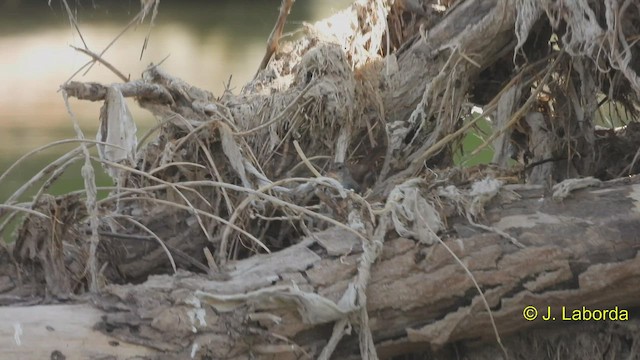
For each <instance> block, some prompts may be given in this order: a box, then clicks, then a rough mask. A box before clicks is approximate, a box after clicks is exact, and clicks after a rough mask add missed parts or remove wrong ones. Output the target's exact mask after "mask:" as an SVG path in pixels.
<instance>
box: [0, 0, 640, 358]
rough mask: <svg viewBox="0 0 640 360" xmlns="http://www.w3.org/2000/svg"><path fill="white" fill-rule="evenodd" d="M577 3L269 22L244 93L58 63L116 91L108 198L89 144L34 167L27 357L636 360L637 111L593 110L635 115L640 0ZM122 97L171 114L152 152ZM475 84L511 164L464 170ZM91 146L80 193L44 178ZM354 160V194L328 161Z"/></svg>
mask: <svg viewBox="0 0 640 360" xmlns="http://www.w3.org/2000/svg"><path fill="white" fill-rule="evenodd" d="M153 3H154V2H153V1H150V2H147V4H146V5H145V6H146V9H147V10H149V9H151V7H152V6H153ZM578 3H579V4H578ZM286 4H288V5H286ZM285 5H286V6H285ZM289 5H290V4H289V2H287V1H283V7H282V9H283V11H282V13H281V16H280V18H279V24H282V23H283V22H284V17H285V16H286V13H287V11H286V10H287V9H288V8H289ZM565 5H566V4H565ZM570 5H571V6H568V5H567V6H566V7H563V6H564V5H562V4H558V3H557V2H553V3H552V2H537V1H517V2H516V1H499V0H495V1H494V0H490V1H489V0H488V1H484V0H482V1H481V0H475V1H474V0H466V1H461V2H460V1H458V2H448V1H447V2H435V1H417V0H405V1H401V2H391V1H389V2H384V1H365V0H361V1H357V2H356V3H355V4H354V5H353V6H352V7H350V8H349V9H347V10H345V11H344V12H343V13H341V14H337V15H336V16H335V18H334V19H330V20H327V21H325V22H320V23H318V24H316V25H314V26H313V27H312V28H310V29H308V33H307V36H306V37H305V38H304V39H302V40H299V41H297V42H296V43H294V44H290V45H289V46H276V44H275V41H276V40H277V39H275V38H274V39H272V40H273V41H271V42H270V45H269V49H268V51H267V55H266V56H265V61H264V64H263V65H261V69H260V71H259V72H258V74H257V75H256V78H255V79H254V80H253V81H252V82H251V83H249V84H247V86H246V87H245V88H244V89H243V92H242V93H241V94H240V95H233V94H230V93H225V94H223V95H222V96H220V97H218V98H216V97H214V96H213V94H211V93H209V92H208V91H205V90H202V89H198V88H195V87H193V86H191V85H189V84H187V83H185V82H183V81H181V80H179V79H177V78H174V77H172V76H171V75H169V74H166V73H164V72H163V71H162V70H161V69H160V68H158V67H157V66H151V67H150V68H149V69H148V70H147V71H145V73H144V74H143V76H142V79H139V80H133V81H130V82H127V83H124V84H112V85H103V84H96V83H79V82H70V83H67V84H64V85H63V86H62V90H63V93H64V94H65V97H68V96H70V97H76V98H78V99H84V100H91V101H103V102H104V104H105V105H104V107H103V109H102V111H101V114H100V120H101V124H102V126H101V130H100V134H99V136H98V147H99V150H100V159H99V161H100V162H101V163H102V164H103V165H104V166H105V167H107V169H108V171H109V173H110V174H111V175H112V177H113V178H114V183H115V184H116V189H115V190H114V191H112V193H111V194H110V196H109V197H107V198H106V199H102V200H98V199H96V197H95V191H94V190H95V189H94V188H93V186H95V185H94V184H93V181H92V172H91V169H90V162H89V159H90V158H89V152H88V146H89V145H88V144H86V143H83V145H82V146H81V147H80V148H78V149H76V150H74V151H73V152H71V153H69V154H67V155H65V156H64V157H62V158H60V159H59V160H58V161H57V162H55V163H53V164H51V165H50V166H48V167H47V168H45V169H43V171H42V172H41V173H40V174H38V175H37V179H41V178H44V179H48V181H47V183H46V185H45V186H44V188H43V189H42V190H41V191H40V192H39V194H38V195H37V196H36V199H35V200H34V201H33V202H32V203H30V204H27V205H22V206H23V207H25V208H27V209H28V214H27V215H26V216H25V219H24V221H23V224H22V226H21V227H20V229H19V231H18V237H17V239H16V242H15V243H13V244H11V245H9V246H8V247H6V248H4V247H3V248H0V294H2V295H1V297H0V302H1V304H3V305H13V306H15V305H33V304H48V305H40V306H38V307H31V308H29V310H27V311H25V309H24V308H20V309H16V308H15V307H2V308H0V323H2V324H11V326H10V327H6V326H5V327H4V328H2V330H1V331H2V335H3V336H1V337H0V338H1V339H2V340H0V341H2V342H0V345H1V346H2V348H3V349H8V350H7V351H8V354H10V355H12V357H17V358H19V357H28V356H29V355H28V354H34V355H35V356H38V357H42V356H50V357H51V358H64V357H67V358H75V357H79V358H103V357H108V356H116V357H119V358H133V357H135V356H140V357H148V358H187V357H191V358H201V359H207V358H214V359H218V358H228V359H244V358H251V357H258V358H277V359H281V358H282V359H288V358H292V359H293V358H296V359H297V358H321V359H328V358H340V359H349V358H367V359H375V358H378V357H382V358H391V357H394V356H401V355H407V354H414V355H416V356H420V354H422V356H430V355H435V356H442V357H461V358H465V357H467V358H487V359H494V358H500V357H511V358H527V357H529V358H547V357H554V358H555V357H560V358H572V357H573V358H586V357H596V358H601V357H605V356H612V357H624V356H626V357H629V358H633V357H634V356H637V354H638V353H640V342H639V341H638V339H637V335H635V334H637V328H638V326H640V323H639V322H638V319H637V315H634V314H635V312H634V311H636V310H637V308H638V307H639V306H640V300H639V299H640V296H639V295H640V294H639V292H640V287H638V286H637V284H638V279H639V278H640V257H639V255H638V242H637V236H636V235H635V234H636V233H637V231H638V227H640V221H639V220H640V219H639V218H638V217H639V213H638V212H637V211H636V201H638V199H637V197H638V195H637V193H638V191H639V190H638V189H640V188H639V185H638V181H639V180H638V178H637V177H628V178H623V179H617V180H611V179H615V178H617V177H620V176H626V175H632V174H635V173H636V172H637V170H638V169H639V168H640V165H638V162H637V158H638V154H637V153H635V154H634V153H631V152H634V151H636V149H637V148H638V146H640V141H638V139H640V136H638V130H639V129H638V127H637V126H635V125H629V126H627V127H625V128H624V129H618V130H614V129H611V130H604V131H603V130H597V129H596V128H595V116H596V115H595V114H596V112H597V111H598V102H599V99H598V98H597V95H598V94H600V95H603V94H606V96H608V100H609V101H610V103H612V104H613V105H614V106H615V105H619V106H623V107H624V108H625V109H626V110H627V111H628V112H629V113H630V114H632V115H633V114H635V113H634V111H635V107H637V104H638V101H637V96H638V93H640V86H639V85H638V80H637V79H638V77H637V73H636V71H637V69H635V68H634V63H633V62H632V61H631V60H630V59H636V60H637V56H638V54H637V53H638V51H637V47H636V48H633V47H632V46H630V45H629V43H633V41H635V40H634V38H633V37H632V36H631V35H630V34H633V33H634V31H635V30H637V29H636V28H637V21H636V22H634V19H635V20H637V14H636V15H633V16H632V15H629V16H628V17H625V14H629V13H630V12H623V11H622V9H627V8H628V7H629V6H631V5H629V2H623V3H620V2H617V1H613V2H606V4H602V3H601V2H600V1H586V0H585V1H581V2H576V3H575V4H573V3H572V4H570ZM581 6H582V7H581ZM636 6H637V5H636ZM434 9H439V10H437V11H436V10H434ZM636 9H637V7H636ZM607 16H609V17H607ZM610 17H613V18H616V19H617V20H618V21H617V22H615V21H613V20H612V19H611V18H610ZM605 18H606V19H605ZM605 20H606V21H605ZM332 21H334V22H336V21H339V22H341V25H343V26H342V27H336V26H331V25H332ZM349 24H350V25H351V26H350V27H349V26H344V25H349ZM616 24H619V28H616V27H615V26H616ZM585 27H589V29H590V30H591V32H587V31H578V30H584V28H585ZM278 28H279V27H278V26H276V29H275V30H274V36H275V37H278V34H279V32H280V31H279V30H278ZM345 28H346V29H350V30H348V31H347V30H341V29H345ZM567 29H570V30H571V36H568V35H567V33H569V31H568V30H567ZM340 31H347V32H346V33H345V32H340ZM552 33H555V37H552V36H551V34H552ZM594 34H596V35H597V36H596V35H594ZM619 34H622V36H621V37H619V36H618V35H619ZM625 34H626V35H627V36H626V37H625ZM533 35H536V36H533ZM590 36H591V37H590ZM598 36H600V37H598ZM594 38H598V39H600V40H601V41H600V48H596V47H595V46H594V45H593V44H591V42H593V41H594ZM552 39H555V40H553V41H555V43H554V45H553V46H552V45H550V44H549V43H550V42H552ZM274 49H275V50H274ZM274 51H275V53H274V54H272V52H274ZM601 52H604V53H606V54H607V55H608V58H607V60H606V61H604V60H601V59H600V58H598V59H596V60H595V61H597V62H596V63H594V62H593V61H592V60H591V59H595V58H597V54H599V53H601ZM92 54H93V55H92V57H93V59H94V61H95V60H97V59H96V56H97V55H96V53H93V52H92ZM98 61H102V62H105V60H104V59H100V60H98ZM517 64H518V65H517ZM519 64H523V65H522V66H520V65H519ZM596 64H597V66H596ZM263 67H264V69H263ZM605 68H606V69H605ZM605 70H607V71H608V72H607V71H605ZM605 73H606V74H607V75H606V79H601V78H600V76H605V75H603V74H605ZM597 79H598V80H601V81H596V80H597ZM603 96H604V95H603ZM124 97H135V99H136V100H137V101H138V103H139V104H140V106H142V107H144V108H146V109H148V110H149V111H151V112H153V113H154V114H155V115H156V116H157V117H159V118H160V119H161V120H162V122H161V124H160V125H159V127H158V129H157V131H158V133H157V134H155V135H152V136H153V137H152V140H151V141H150V142H148V143H146V144H145V145H144V146H143V147H142V148H140V149H139V150H136V138H135V136H132V134H135V131H134V130H135V127H134V124H133V121H132V119H131V116H130V114H129V112H128V109H127V108H126V104H125V102H124V101H123V99H124ZM469 101H472V102H473V103H474V104H478V105H481V106H484V111H485V113H486V114H491V115H493V120H494V123H493V124H494V127H495V128H494V130H493V133H492V134H491V135H490V136H489V138H488V139H487V141H486V144H485V145H487V144H491V143H492V144H493V145H494V148H495V150H496V154H495V156H494V161H493V162H494V164H497V165H494V166H487V165H485V166H479V167H474V168H464V169H461V168H457V167H454V166H453V157H454V152H455V147H454V142H455V141H457V140H459V139H460V138H461V137H462V136H464V135H465V134H466V133H467V132H468V131H470V129H471V128H472V127H473V126H474V124H476V122H477V120H478V118H479V117H475V116H471V117H469V116H466V115H467V114H468V113H469V112H470V104H469ZM79 137H82V134H79ZM78 158H80V159H84V160H85V164H86V166H85V168H84V169H83V176H84V177H85V184H86V185H87V189H86V192H85V193H84V194H79V193H76V194H69V195H67V196H64V197H59V198H54V197H51V196H48V195H44V194H42V193H43V192H44V191H45V190H46V187H47V186H48V185H49V184H50V182H52V181H54V180H55V178H56V177H57V175H58V174H59V172H61V171H63V170H64V168H65V167H66V166H67V165H68V164H69V163H70V162H71V161H74V160H75V159H78ZM509 158H516V159H518V160H519V161H520V162H521V163H520V164H518V165H510V162H509ZM299 162H300V163H301V164H298V163H299ZM332 162H333V163H334V164H331V163H332ZM340 163H345V164H348V165H349V169H350V171H351V173H352V175H353V180H354V181H356V182H358V184H360V185H362V187H363V188H364V191H363V192H362V193H360V194H358V193H356V192H352V191H348V190H347V189H345V188H344V186H343V185H344V181H342V180H343V179H341V178H340V177H339V176H338V177H335V176H334V177H333V178H332V177H331V176H332V175H330V174H331V169H332V166H334V165H335V164H340ZM301 169H302V170H301ZM312 174H313V175H314V176H315V177H308V176H312ZM371 175H373V176H371ZM49 176H50V177H49ZM591 176H597V177H598V178H597V179H596V178H594V177H591ZM574 177H576V178H580V179H572V178H574ZM37 179H34V181H33V182H35V180H37ZM1 180H2V176H0V181H1ZM525 183H526V184H525ZM553 184H556V185H555V186H553V187H552V185H553ZM367 188H368V189H367ZM17 196H18V195H15V196H13V197H12V198H11V199H9V201H8V202H7V204H6V205H4V206H3V207H0V211H2V212H0V216H4V215H6V214H8V213H9V212H10V210H16V208H18V209H19V207H18V205H19V204H18V205H16V204H15V203H14V200H15V199H16V198H17ZM24 211H27V210H24ZM10 216H15V213H12V214H11V215H10ZM2 226H4V225H2ZM88 239H89V240H88ZM454 255H455V256H454ZM60 302H73V304H72V305H69V304H63V305H60V304H57V303H60ZM527 306H533V307H535V308H536V309H537V310H538V311H539V314H538V315H539V317H538V318H537V319H536V320H534V321H527V320H525V319H524V317H525V316H528V315H530V312H531V311H532V310H531V309H527ZM563 307H564V313H563ZM548 309H551V312H550V313H549V314H547V311H548ZM574 310H577V313H575V314H574ZM604 310H608V311H607V313H606V314H607V315H606V316H608V317H609V318H608V320H606V321H604V320H600V321H592V322H585V321H579V319H577V318H574V319H573V320H572V321H568V320H564V321H563V320H561V319H562V317H563V316H565V317H566V316H569V317H572V318H573V316H576V317H577V316H587V315H586V313H587V311H590V313H589V314H590V315H589V316H592V315H593V313H594V312H595V313H596V314H600V315H602V314H601V312H600V311H604ZM546 315H549V316H551V317H555V318H556V319H557V320H556V321H552V320H551V321H542V320H540V317H541V316H546ZM600 315H597V316H600ZM614 315H615V316H616V317H617V320H616V319H613V318H612V317H613V316H614ZM72 319H73V320H72ZM602 331H604V332H606V334H607V336H606V337H605V338H602V337H598V333H599V332H602ZM78 334H82V335H83V337H82V339H81V338H80V337H78ZM529 337H531V338H533V340H527V339H529ZM88 344H91V345H88ZM585 344H589V345H588V346H586V345H585ZM603 349H605V350H603ZM611 354H613V355H611Z"/></svg>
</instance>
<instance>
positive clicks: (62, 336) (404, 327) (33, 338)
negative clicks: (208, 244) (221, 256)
mask: <svg viewBox="0 0 640 360" xmlns="http://www.w3.org/2000/svg"><path fill="white" fill-rule="evenodd" d="M511 191H513V190H510V189H505V190H503V192H511ZM516 192H517V193H518V194H519V195H520V196H521V197H522V198H521V199H520V200H516V201H513V200H509V201H508V202H504V203H502V202H500V201H499V200H496V201H495V202H494V204H492V205H491V207H490V209H489V210H488V211H487V221H488V222H487V223H488V224H491V225H493V226H495V227H496V228H497V229H500V230H504V231H508V232H509V233H510V234H512V235H514V236H517V238H518V239H519V240H520V241H521V242H522V243H523V244H524V245H525V246H526V248H524V249H520V248H518V247H516V246H514V245H513V244H511V243H510V242H509V241H508V240H505V239H504V238H502V237H500V236H499V235H496V234H493V233H487V232H484V231H482V230H476V229H474V228H473V227H472V226H470V225H468V224H466V221H465V220H463V219H458V220H455V221H454V222H453V224H452V225H453V227H454V228H458V229H459V233H458V232H455V231H453V232H451V233H449V234H448V235H447V236H446V237H445V242H444V244H446V245H447V246H448V247H449V248H450V249H451V250H452V251H453V252H454V253H455V254H456V256H457V257H459V258H460V259H461V260H462V262H463V263H464V264H465V265H466V266H467V267H468V269H469V270H470V271H471V273H472V274H473V277H474V278H475V279H476V281H477V282H478V284H479V286H480V287H481V289H482V290H483V292H484V294H485V296H486V299H487V301H488V302H489V305H490V306H491V309H492V314H493V318H494V320H495V322H496V325H497V328H498V331H499V332H500V335H501V336H502V338H503V339H505V340H506V344H507V350H508V351H509V352H510V353H511V354H512V355H515V354H522V353H521V352H522V351H523V348H522V347H521V346H516V344H518V343H519V342H520V341H522V340H519V338H518V336H515V337H509V336H510V335H513V334H517V333H522V332H525V331H530V330H533V329H544V328H547V329H557V328H560V327H568V328H569V329H572V330H571V331H578V330H576V328H578V329H581V330H580V331H578V332H581V331H584V332H585V333H588V332H589V331H595V329H602V328H608V327H612V326H613V327H618V328H619V329H620V331H621V334H627V335H628V334H632V333H633V331H634V329H636V328H637V326H639V325H640V323H638V319H637V315H634V312H635V311H637V309H638V307H639V306H640V287H638V278H639V277H640V257H639V256H638V250H637V249H638V236H637V234H638V233H640V210H639V205H638V204H640V180H639V179H638V178H637V177H634V178H630V179H625V180H620V181H615V182H611V183H605V184H603V185H602V186H601V187H598V188H589V189H586V190H580V191H577V192H576V193H574V194H572V195H571V197H570V198H568V199H565V200H563V201H560V202H559V201H557V200H553V199H552V198H550V197H548V196H545V194H544V190H543V189H540V188H535V187H534V188H533V189H531V188H526V189H519V190H516ZM509 198H510V197H509ZM612 214H614V215H612ZM462 234H464V235H462ZM360 254H361V248H360V245H359V240H358V239H357V238H356V237H355V236H353V235H352V234H350V233H349V232H346V231H344V230H340V229H329V230H326V231H324V232H321V233H317V234H315V235H314V236H313V237H310V238H307V239H305V240H304V241H303V242H301V243H300V244H298V245H294V246H292V247H289V248H287V249H285V250H282V251H280V252H277V253H274V254H271V255H258V256H254V257H252V258H249V259H246V260H242V261H238V262H235V263H232V264H230V269H231V271H230V272H229V273H228V275H229V278H228V279H227V280H212V279H211V278H210V277H207V276H203V275H197V274H190V273H185V272H181V273H180V274H178V275H175V276H167V275H162V276H154V277H152V278H151V279H150V280H149V281H147V282H145V283H143V284H139V285H112V286H109V287H107V288H106V289H105V290H104V292H103V293H102V294H100V295H99V296H97V297H95V298H94V299H93V304H94V306H96V307H97V308H98V309H100V310H98V309H96V308H94V307H92V306H82V305H79V306H68V305H61V306H55V305H51V306H39V307H32V308H29V310H28V311H27V312H25V310H24V309H16V308H11V307H8V308H1V309H0V320H1V323H3V324H7V325H8V326H5V327H4V328H3V331H4V335H3V336H1V337H0V338H2V339H5V341H6V344H3V349H5V351H9V353H10V354H15V355H16V356H18V357H20V356H28V354H32V351H35V353H37V354H49V353H51V352H53V351H55V350H59V351H61V352H62V353H63V354H64V355H67V356H70V355H78V354H80V355H82V357H88V358H99V357H100V356H99V354H111V355H117V356H121V357H122V358H128V357H130V356H131V355H132V354H136V355H143V354H146V355H147V356H149V355H153V354H155V355H154V356H152V357H160V358H162V357H163V356H169V355H168V354H173V355H171V356H176V357H181V356H187V354H190V353H191V351H195V353H197V354H198V356H197V358H207V356H210V357H212V358H245V357H247V356H248V354H249V353H253V354H254V355H261V356H267V355H268V354H269V353H270V352H272V351H274V352H276V354H273V356H275V357H276V358H296V356H301V354H303V353H307V354H308V355H310V356H311V357H312V358H313V357H316V356H317V355H318V352H317V351H318V350H319V349H321V348H322V346H323V345H324V342H325V341H326V337H327V336H328V334H329V332H330V324H329V323H317V324H310V323H305V322H304V321H303V320H302V318H301V315H300V313H301V312H305V311H309V310H310V309H309V308H306V309H305V306H303V305H301V304H300V303H298V301H297V300H295V299H297V298H296V296H295V292H296V291H297V290H298V289H299V290H301V291H306V292H312V293H316V294H318V295H321V296H323V297H325V298H327V299H329V300H332V301H333V302H336V303H337V302H338V301H339V300H340V298H341V296H342V295H343V293H344V292H345V290H346V288H347V285H348V284H349V282H350V280H351V277H352V276H353V274H354V272H355V271H356V270H357V266H358V264H357V262H358V259H359V255H360ZM294 283H295V285H293V284H294ZM260 292H262V294H260ZM205 293H208V294H215V295H216V298H215V299H211V298H209V297H208V296H207V295H206V294H205ZM265 293H266V294H268V296H267V295H264V294H265ZM243 294H245V295H246V296H245V297H243ZM247 294H248V295H247ZM225 295H228V298H225ZM298 300H299V299H298ZM316 305H318V306H319V304H314V305H308V304H307V305H306V306H310V307H313V306H316ZM527 306H534V307H536V308H537V309H539V311H540V316H543V315H544V316H546V315H547V307H551V309H552V311H551V315H552V316H553V317H555V318H556V320H555V321H554V320H549V321H543V320H540V318H538V319H536V320H535V321H526V320H525V319H524V318H523V310H524V308H525V307H527ZM563 307H565V310H564V315H563V310H562V308H563ZM582 307H585V308H586V309H590V310H596V309H599V310H602V309H615V308H618V309H619V310H620V312H619V315H618V316H619V317H620V318H621V319H622V320H621V321H611V320H606V321H604V320H603V321H566V320H564V321H563V320H562V319H563V316H564V317H569V318H570V317H572V316H573V310H575V309H582ZM367 308H368V311H369V313H370V322H369V326H370V327H371V330H372V332H373V335H374V339H375V341H376V344H377V350H378V352H379V355H380V356H381V357H383V358H386V357H391V356H394V355H399V354H403V353H407V352H415V351H416V350H417V349H423V350H424V349H429V348H431V347H433V348H434V349H436V350H439V351H440V352H437V353H439V354H441V355H443V354H447V353H449V352H450V351H451V349H450V348H447V347H446V346H445V345H446V344H452V343H458V344H459V346H463V347H468V346H470V345H469V343H465V342H464V341H465V340H473V341H474V342H478V341H480V342H482V343H485V344H491V343H494V342H495V335H494V334H493V331H492V330H491V324H490V320H489V316H488V314H487V311H486V309H485V307H484V306H483V304H482V301H481V298H480V296H479V294H478V291H477V290H476V288H475V287H474V284H473V282H472V280H471V278H470V277H469V276H468V275H467V273H466V272H465V270H464V269H463V268H462V267H461V266H460V264H458V263H457V262H456V261H455V260H454V258H453V257H452V256H451V255H450V254H449V253H448V251H447V250H446V249H445V248H444V246H443V245H442V244H434V245H431V246H427V245H424V244H421V243H419V242H418V241H416V240H413V239H405V238H396V239H390V240H388V241H387V243H386V244H385V246H384V249H383V252H382V255H381V257H380V259H379V261H378V263H376V264H375V265H374V267H373V272H372V278H371V282H370V284H369V287H368V289H367ZM625 311H627V312H629V313H630V315H628V317H627V319H628V321H625V319H624V315H620V314H622V313H623V312H625ZM27 314H28V316H27ZM52 314H53V315H52ZM30 319H34V320H30ZM65 319H74V321H73V322H72V323H69V322H68V321H65ZM10 324H14V325H16V326H19V327H21V328H22V330H21V334H22V335H20V332H18V330H16V328H15V327H14V328H11V325H10ZM47 326H49V327H52V328H53V329H49V330H48V332H47V331H44V329H45V328H47V329H48V327H47ZM71 326H76V327H79V328H75V330H74V329H72V328H70V327H71ZM585 329H588V330H585ZM592 329H593V330H592ZM12 331H13V333H12ZM78 332H80V333H85V332H89V333H90V334H92V335H91V336H89V337H88V338H86V339H88V340H86V341H82V342H80V341H79V340H73V339H74V336H75V335H74V334H78ZM276 334H277V336H276ZM14 335H15V336H16V338H20V339H21V340H20V341H21V343H22V344H23V345H17V344H16V343H14V341H13V340H11V339H12V336H14ZM521 336H522V335H521ZM283 338H287V339H290V341H291V344H290V345H291V346H284V345H282V339H283ZM637 340H638V339H637V338H635V337H634V338H632V339H631V340H630V342H629V343H626V344H623V345H624V346H623V347H622V348H621V350H620V351H621V352H620V354H625V353H628V354H632V353H633V351H637V348H638V344H637ZM60 341H64V343H65V348H64V349H62V348H60V346H59V344H60V343H59V342H60ZM87 341H89V342H94V341H95V343H96V344H98V345H96V346H95V347H94V346H92V347H91V349H88V348H87V345H86V344H87ZM127 343H133V344H137V345H141V346H132V345H128V344H127ZM105 344H109V345H110V346H112V347H113V348H110V347H109V346H107V345H105ZM115 344H119V345H115ZM276 344H280V345H276ZM465 344H466V345H465ZM471 344H472V343H471ZM508 344H512V345H513V348H511V347H510V346H508ZM552 345H553V344H549V343H545V345H544V346H549V347H550V348H551V347H552ZM443 346H445V348H444V349H443ZM541 346H542V345H541ZM194 349H197V350H194ZM633 349H636V350H633ZM303 350H304V351H303ZM557 350H558V351H562V349H560V348H558V349H557ZM466 351H468V353H466V352H462V353H461V354H463V355H464V354H466V355H467V356H471V354H474V353H476V352H477V351H479V350H478V347H477V345H476V346H475V347H473V346H472V347H471V348H469V349H467V350H466ZM482 351H488V353H489V354H492V353H493V351H495V350H488V349H487V348H485V349H483V350H482ZM527 351H529V350H527ZM162 354H164V355H162ZM295 354H297V355H295ZM357 354H358V339H357V337H353V336H352V337H347V338H346V339H344V340H343V342H342V343H341V344H340V346H339V348H338V351H337V353H336V355H335V356H336V358H349V357H353V356H355V357H358V356H359V355H357ZM443 356H444V355H443ZM69 358H70V357H69ZM514 358H518V357H517V356H516V357H514Z"/></svg>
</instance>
